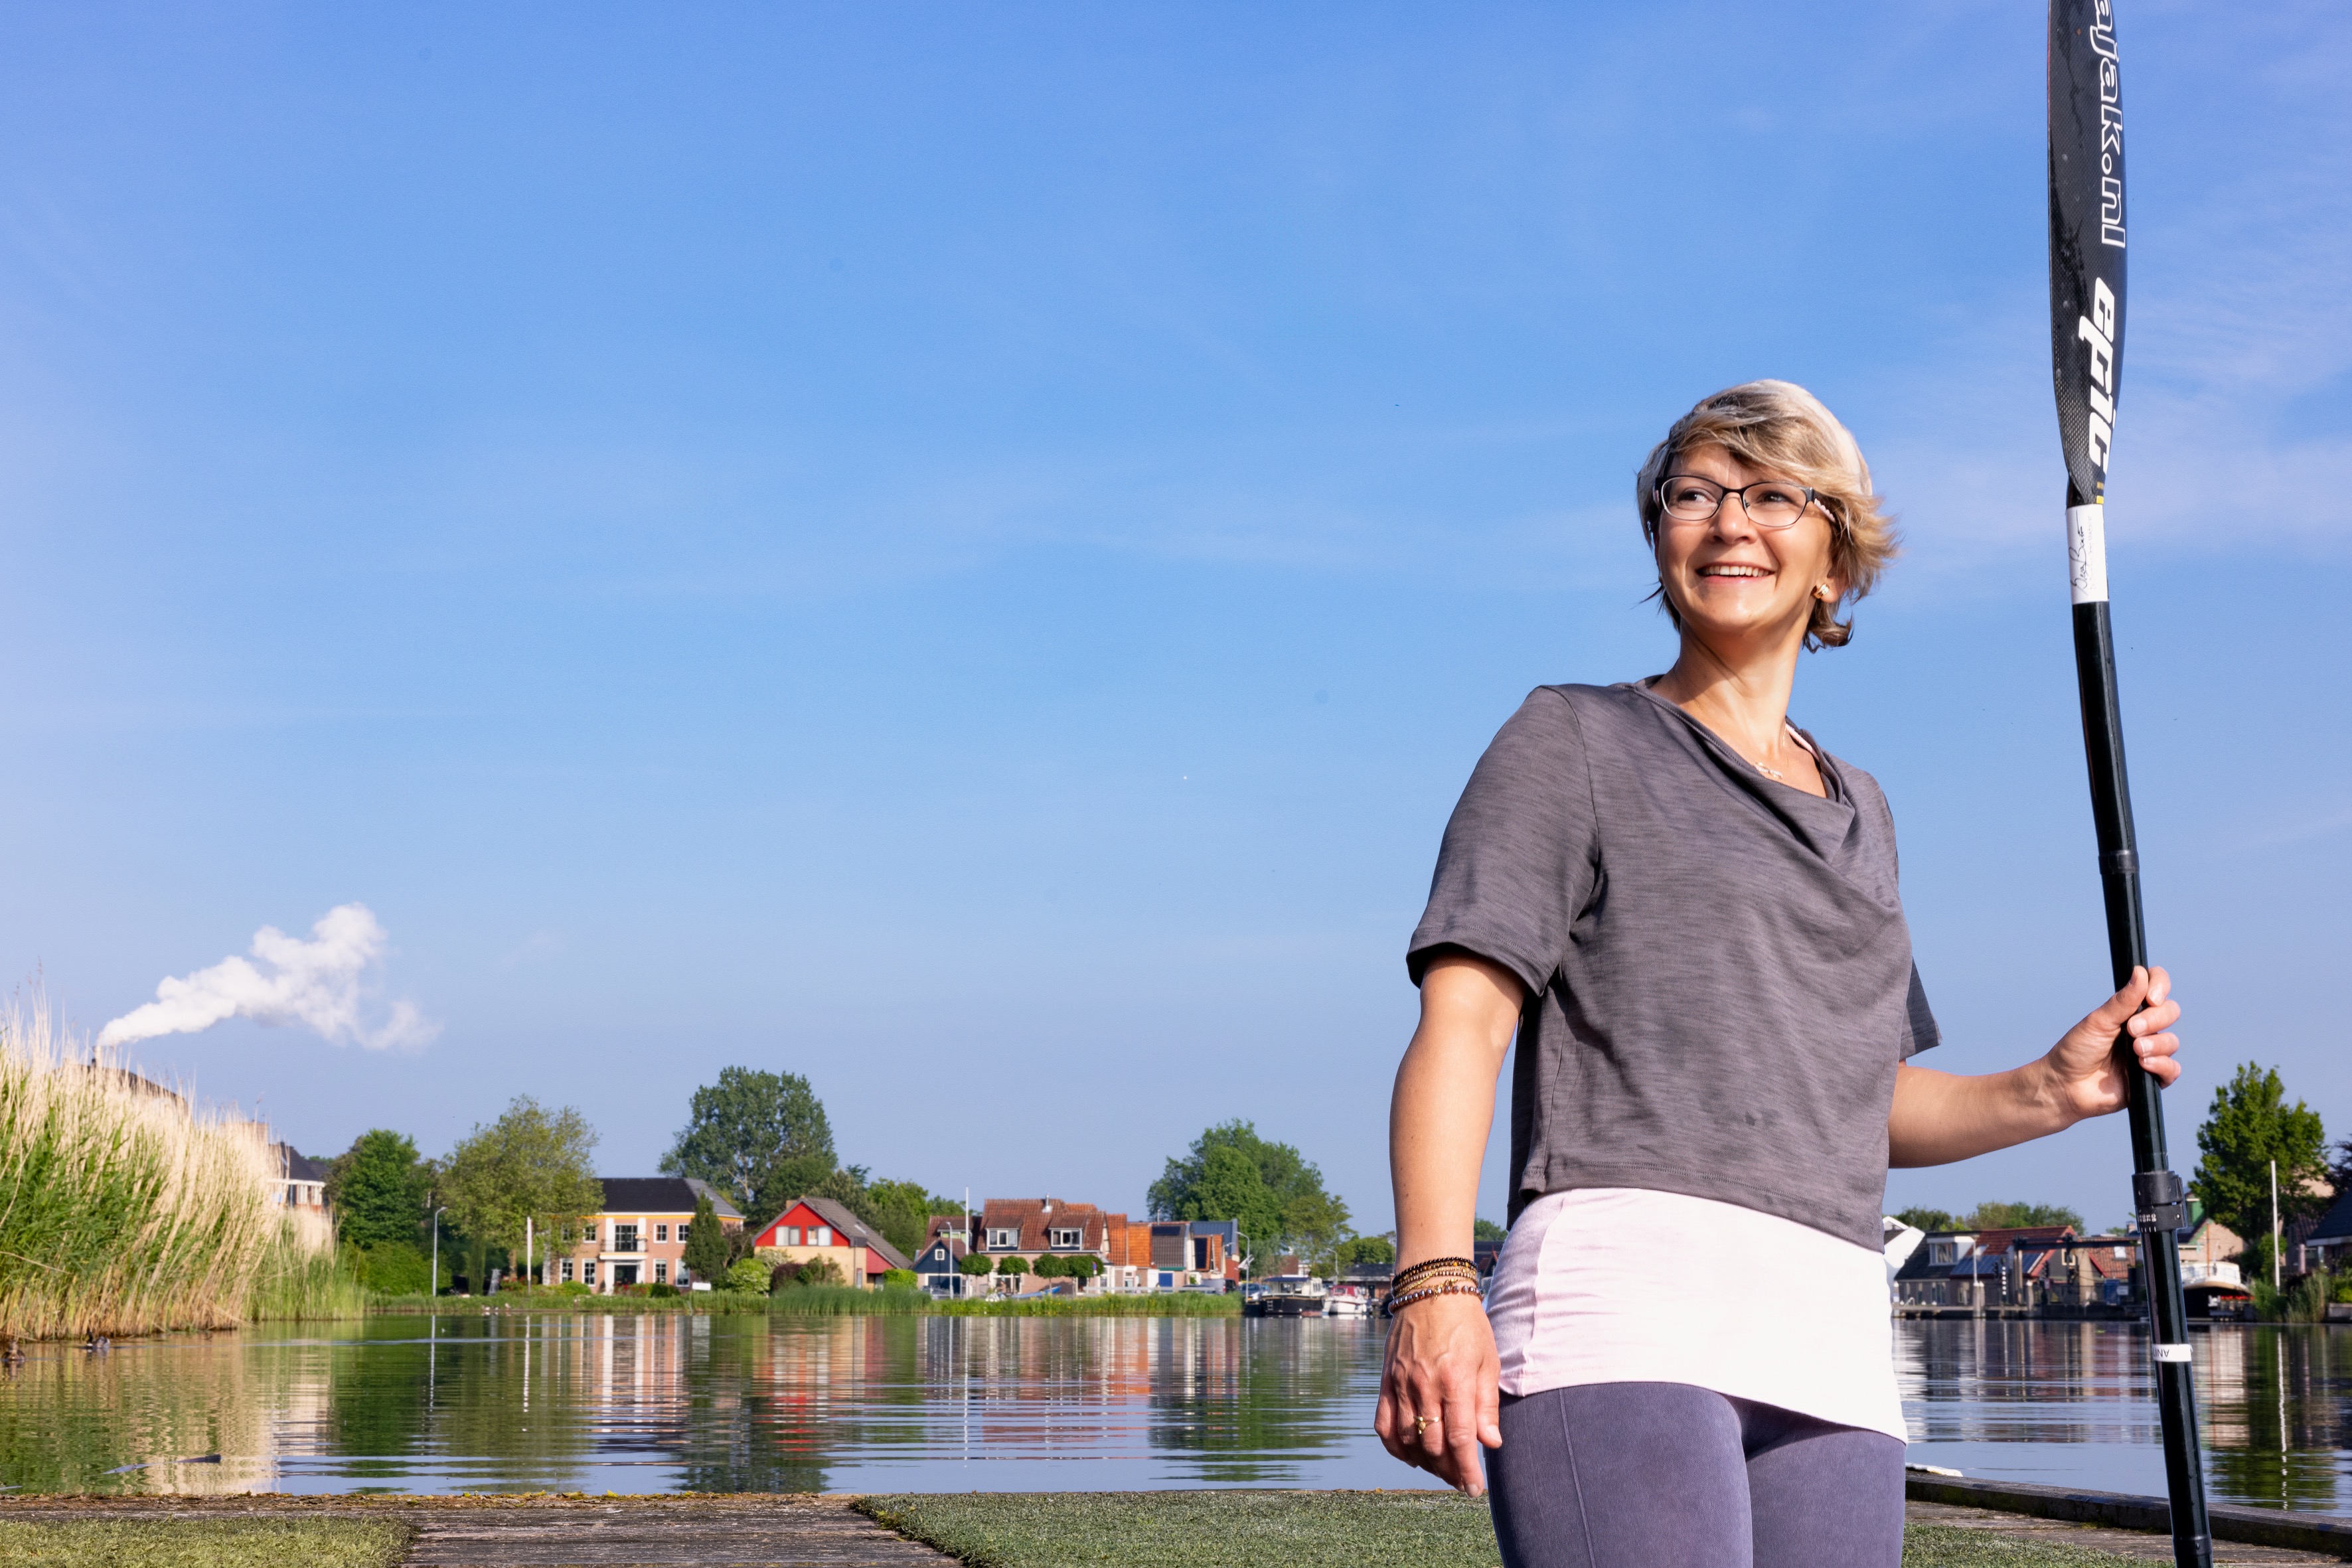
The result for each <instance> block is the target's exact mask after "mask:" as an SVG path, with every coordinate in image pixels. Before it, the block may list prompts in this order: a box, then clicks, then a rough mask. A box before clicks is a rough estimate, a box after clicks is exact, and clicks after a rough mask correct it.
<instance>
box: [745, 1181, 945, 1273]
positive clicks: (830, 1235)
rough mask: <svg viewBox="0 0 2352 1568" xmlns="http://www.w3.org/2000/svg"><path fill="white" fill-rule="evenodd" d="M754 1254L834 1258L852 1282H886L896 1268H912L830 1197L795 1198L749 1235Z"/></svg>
mask: <svg viewBox="0 0 2352 1568" xmlns="http://www.w3.org/2000/svg"><path fill="white" fill-rule="evenodd" d="M751 1249H752V1252H753V1254H754V1256H756V1257H759V1258H765V1259H767V1260H768V1261H769V1262H772V1263H806V1262H809V1261H811V1260H812V1259H814V1258H830V1259H831V1260H832V1262H833V1266H834V1267H835V1268H838V1269H840V1270H841V1278H842V1279H844V1280H845V1282H847V1283H848V1284H851V1285H856V1286H861V1287H863V1286H869V1285H878V1284H880V1283H881V1282H882V1276H883V1275H884V1274H886V1273H887V1272H889V1271H890V1270H891V1269H893V1268H911V1267H913V1266H912V1265H911V1264H909V1263H908V1261H907V1258H906V1255H905V1254H904V1253H902V1252H900V1251H899V1250H898V1248H897V1247H893V1246H891V1245H890V1244H889V1243H888V1242H887V1241H885V1240H884V1239H883V1238H882V1236H881V1233H880V1232H878V1231H877V1230H876V1229H874V1227H873V1226H869V1225H867V1224H866V1222H865V1221H864V1220H862V1219H859V1218H858V1217H857V1216H856V1215H854V1214H852V1213H850V1212H849V1211H848V1210H847V1209H846V1208H844V1207H843V1206H842V1205H839V1204H837V1203H835V1202H834V1201H833V1200H832V1199H831V1198H796V1199H794V1200H793V1202H792V1203H791V1204H789V1205H786V1206H785V1209H784V1212H783V1213H782V1214H780V1215H777V1216H776V1217H775V1218H773V1219H772V1220H770V1221H769V1222H768V1223H767V1224H766V1225H764V1226H761V1227H760V1234H759V1235H757V1236H755V1237H752V1238H751Z"/></svg>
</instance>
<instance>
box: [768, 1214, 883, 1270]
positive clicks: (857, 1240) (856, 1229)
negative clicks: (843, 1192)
mask: <svg viewBox="0 0 2352 1568" xmlns="http://www.w3.org/2000/svg"><path fill="white" fill-rule="evenodd" d="M796 1208H805V1209H807V1210H808V1211H809V1212H810V1213H811V1214H814V1215H816V1216H817V1217H818V1218H820V1219H822V1220H824V1223H825V1224H827V1225H829V1226H833V1228H834V1230H835V1232H836V1233H838V1234H839V1235H840V1236H841V1237H843V1238H844V1239H845V1240H846V1241H848V1243H849V1244H850V1245H851V1246H853V1247H869V1248H871V1249H872V1250H873V1251H874V1252H875V1253H877V1255H879V1256H880V1258H881V1259H882V1261H883V1262H885V1263H887V1264H888V1265H889V1266H890V1267H891V1268H908V1267H910V1265H909V1264H908V1261H907V1255H906V1254H905V1253H903V1252H901V1251H899V1250H898V1248H897V1247H893V1246H891V1245H890V1243H889V1242H888V1241H887V1240H886V1239H884V1237H883V1235H882V1233H881V1232H880V1231H878V1230H876V1229H875V1228H874V1227H873V1226H870V1225H867V1224H866V1222H865V1221H864V1220H862V1219H859V1218H858V1217H857V1216H856V1215H854V1214H852V1213H850V1211H849V1209H848V1207H847V1206H846V1205H842V1204H838V1203H835V1201H834V1200H833V1199H831V1198H817V1197H802V1198H795V1199H793V1201H792V1202H791V1203H788V1204H786V1205H784V1210H783V1214H780V1215H777V1216H776V1219H772V1220H770V1221H769V1222H768V1224H767V1225H764V1226H761V1227H760V1228H761V1230H763V1231H764V1230H766V1229H768V1228H769V1226H773V1225H774V1224H775V1223H776V1220H780V1219H782V1218H783V1217H784V1215H787V1214H790V1213H792V1212H793V1210H794V1209H796Z"/></svg>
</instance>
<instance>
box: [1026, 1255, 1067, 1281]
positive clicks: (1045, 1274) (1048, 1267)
mask: <svg viewBox="0 0 2352 1568" xmlns="http://www.w3.org/2000/svg"><path fill="white" fill-rule="evenodd" d="M1029 1272H1030V1273H1032V1274H1034V1275H1035V1276H1036V1277H1037V1278H1038V1279H1060V1278H1061V1277H1062V1276H1063V1275H1064V1274H1065V1273H1066V1272H1067V1269H1066V1268H1064V1267H1063V1263H1062V1260H1061V1259H1060V1258H1056V1257H1055V1256H1054V1254H1052V1253H1050V1252H1049V1253H1047V1254H1045V1257H1043V1258H1039V1259H1037V1261H1036V1262H1034V1263H1033V1264H1031V1265H1030V1266H1029Z"/></svg>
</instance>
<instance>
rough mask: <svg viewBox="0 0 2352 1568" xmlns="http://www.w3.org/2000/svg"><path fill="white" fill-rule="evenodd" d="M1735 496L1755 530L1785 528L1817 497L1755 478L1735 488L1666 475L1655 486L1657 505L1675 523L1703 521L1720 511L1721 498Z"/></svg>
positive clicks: (1796, 487)
mask: <svg viewBox="0 0 2352 1568" xmlns="http://www.w3.org/2000/svg"><path fill="white" fill-rule="evenodd" d="M1726 496H1738V498H1739V507H1740V510H1742V511H1745V512H1746V513H1747V514H1748V521H1750V522H1752V523H1754V524H1755V525H1756V526H1757V527H1759V528H1787V527H1790V526H1791V525H1792V524H1794V523H1795V522H1796V521H1797V520H1798V519H1799V518H1801V517H1802V516H1804V515H1805V509H1806V508H1807V507H1809V506H1811V505H1812V504H1814V502H1815V501H1816V500H1819V499H1820V498H1818V497H1817V496H1815V495H1814V494H1813V492H1812V491H1811V490H1810V489H1805V488H1804V487H1803V486H1801V485H1792V484H1789V483H1787V482H1786V481H1784V480H1781V479H1759V480H1757V481H1756V483H1754V484H1752V485H1746V486H1743V487H1741V488H1740V489H1730V488H1729V487H1727V486H1725V485H1719V484H1717V483H1716V482H1715V481H1714V480H1713V479H1701V478H1699V477H1698V476H1697V475H1696V474H1669V475H1667V476H1666V478H1665V479H1663V480H1662V481H1660V483H1659V485H1658V504H1659V505H1660V506H1662V507H1664V508H1665V510H1666V515H1667V516H1668V517H1671V518H1673V519H1674V520H1675V521H1676V522H1707V521H1713V519H1714V517H1715V514H1716V513H1717V512H1718V511H1721V510H1723V498H1724V497H1726Z"/></svg>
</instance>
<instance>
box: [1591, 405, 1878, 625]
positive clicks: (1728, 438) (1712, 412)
mask: <svg viewBox="0 0 2352 1568" xmlns="http://www.w3.org/2000/svg"><path fill="white" fill-rule="evenodd" d="M1700 447H1721V448H1723V450H1724V451H1726V452H1727V453H1729V454H1730V455H1731V456H1732V457H1734V458H1738V459H1739V461H1740V462H1742V463H1744V464H1746V465H1747V466H1748V467H1749V468H1768V469H1770V470H1771V471H1773V472H1775V473H1781V474H1786V475H1788V476H1789V477H1790V478H1791V479H1796V480H1798V481H1800V482H1801V483H1803V484H1805V485H1807V486H1809V487H1811V489H1812V491H1813V494H1814V497H1815V499H1817V500H1819V501H1820V502H1821V506H1822V511H1824V512H1826V513H1827V514H1828V515H1829V520H1830V558H1831V560H1832V562H1834V563H1836V566H1837V570H1838V572H1839V574H1840V575H1842V576H1843V577H1844V578H1845V582H1846V596H1848V597H1852V598H1856V599H1859V598H1861V597H1862V596H1863V595H1865V594H1867V593H1869V592H1870V591H1871V589H1872V588H1874V587H1875V586H1876V585H1877V584H1878V574H1880V573H1881V572H1883V571H1885V569H1886V563H1888V562H1889V561H1892V560H1894V559H1895V555H1896V554H1897V553H1898V552H1899V548H1900V546H1899V542H1898V541H1897V539H1896V536H1895V519H1894V517H1893V516H1892V515H1891V514H1890V513H1888V512H1887V511H1886V510H1885V508H1884V507H1882V506H1881V505H1880V502H1879V498H1878V497H1877V496H1875V495H1873V494H1872V493H1871V489H1870V465H1869V464H1868V463H1865V462H1864V461H1863V460H1862V448H1861V447H1859V446H1857V445H1855V443H1854V439H1853V432H1852V431H1850V430H1848V429H1847V428H1846V427H1845V426H1843V425H1841V424H1839V423H1838V421H1837V416H1835V415H1833V414H1832V413H1831V412H1830V411H1829V410H1828V409H1827V408H1825V407H1823V406H1822V400H1821V399H1820V398H1818V397H1815V396H1814V395H1812V394H1811V393H1810V392H1807V391H1806V390H1805V389H1804V388H1803V387H1801V386H1799V385H1797V384H1795V383H1794V382H1788V381H1751V382H1747V383H1744V384H1741V385H1738V386H1733V387H1727V388H1726V389H1724V390H1723V391H1721V392H1718V393H1716V394H1715V395H1712V396H1709V397H1703V398H1701V399H1699V402H1698V405H1697V406H1696V407H1695V408H1693V409H1692V410H1691V411H1690V412H1689V413H1688V414H1685V415H1684V416H1682V417H1681V418H1680V419H1677V420H1675V424H1674V428H1672V429H1670V430H1668V431H1667V432H1666V438H1665V439H1664V440H1663V441H1661V442H1659V443H1658V444H1657V446H1656V447H1654V448H1653V449H1652V451H1651V453H1650V460H1649V461H1648V462H1646V463H1643V465H1642V472H1641V475H1640V477H1639V478H1637V479H1635V480H1634V481H1633V499H1634V502H1635V504H1636V505H1638V506H1639V507H1640V508H1641V512H1642V536H1643V538H1644V539H1646V540H1648V541H1649V542H1650V550H1651V552H1652V553H1653V554H1654V553H1656V552H1657V548H1658V520H1659V518H1660V516H1661V515H1662V511H1663V509H1662V508H1661V507H1660V505H1659V502H1658V486H1659V484H1660V482H1661V481H1663V480H1664V479H1665V477H1666V474H1667V471H1668V469H1669V468H1670V467H1671V466H1672V465H1673V464H1674V463H1675V460H1676V459H1678V458H1683V457H1685V456H1687V455H1688V454H1690V453H1692V452H1694V451H1696V450H1697V449H1698V448H1700ZM1657 598H1658V601H1659V603H1661V604H1662V605H1664V606H1665V611H1666V618H1667V619H1669V620H1671V621H1673V622H1674V624H1675V630H1676V631H1680V630H1681V629H1682V624H1683V618H1682V616H1681V615H1680V614H1679V613H1678V612H1677V611H1676V610H1675V605H1674V600H1673V599H1671V598H1670V597H1668V596H1667V595H1666V592H1665V587H1664V584H1660V585H1659V589H1658V593H1657ZM1837 609H1838V605H1837V603H1835V602H1832V603H1824V602H1822V601H1820V600H1816V601H1814V604H1813V616H1812V620H1811V624H1809V625H1808V626H1806V627H1805V646H1806V647H1844V646H1845V645H1846V643H1847V642H1848V641H1850V640H1851V639H1852V638H1853V618H1852V617H1851V616H1849V617H1848V618H1847V619H1845V620H1843V621H1840V620H1839V619H1838V618H1837Z"/></svg>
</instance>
